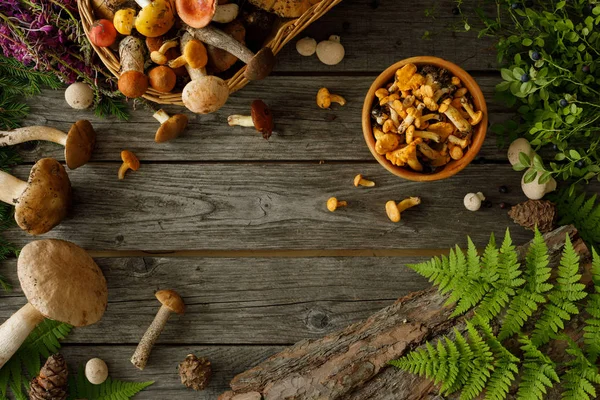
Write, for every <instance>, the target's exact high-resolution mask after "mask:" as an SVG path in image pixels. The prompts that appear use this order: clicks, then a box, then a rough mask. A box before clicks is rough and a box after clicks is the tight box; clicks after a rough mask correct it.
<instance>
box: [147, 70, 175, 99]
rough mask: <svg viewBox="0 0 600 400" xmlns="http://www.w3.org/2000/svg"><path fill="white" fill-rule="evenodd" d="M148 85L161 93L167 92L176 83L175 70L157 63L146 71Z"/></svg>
mask: <svg viewBox="0 0 600 400" xmlns="http://www.w3.org/2000/svg"><path fill="white" fill-rule="evenodd" d="M148 79H149V81H150V86H152V88H153V89H155V90H157V91H159V92H161V93H169V92H170V91H171V90H173V88H174V87H175V84H176V83H177V76H176V75H175V71H173V70H172V69H171V68H169V67H167V66H165V65H159V66H158V67H155V68H152V69H151V70H150V71H149V72H148Z"/></svg>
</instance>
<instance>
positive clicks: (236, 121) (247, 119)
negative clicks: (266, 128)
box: [227, 115, 254, 128]
mask: <svg viewBox="0 0 600 400" xmlns="http://www.w3.org/2000/svg"><path fill="white" fill-rule="evenodd" d="M227 123H228V124H229V126H245V127H248V128H252V127H254V121H253V120H252V116H250V115H230V116H229V117H228V118H227Z"/></svg>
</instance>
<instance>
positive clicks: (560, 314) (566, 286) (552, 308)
mask: <svg viewBox="0 0 600 400" xmlns="http://www.w3.org/2000/svg"><path fill="white" fill-rule="evenodd" d="M580 280H581V274H579V256H578V255H577V253H576V252H575V249H574V248H573V244H572V243H571V239H570V238H569V235H567V237H566V238H565V247H564V250H563V255H562V258H561V261H560V265H559V267H558V277H557V279H556V285H555V286H554V288H553V289H552V290H551V291H550V292H549V293H548V299H549V300H550V302H549V303H548V304H547V305H546V307H545V308H544V311H543V312H542V315H541V316H540V318H539V319H538V321H537V322H536V324H535V328H534V330H533V333H532V335H531V341H532V343H533V344H534V345H535V346H538V347H539V346H541V345H542V344H546V343H548V342H549V341H550V339H551V338H552V337H553V336H554V335H555V334H556V333H557V332H558V331H559V329H564V321H568V320H570V319H571V315H575V314H579V309H578V308H577V304H576V303H575V302H576V301H579V300H582V299H584V298H585V297H586V296H587V293H586V292H585V285H584V284H583V283H579V281H580Z"/></svg>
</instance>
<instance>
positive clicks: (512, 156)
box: [508, 138, 535, 165]
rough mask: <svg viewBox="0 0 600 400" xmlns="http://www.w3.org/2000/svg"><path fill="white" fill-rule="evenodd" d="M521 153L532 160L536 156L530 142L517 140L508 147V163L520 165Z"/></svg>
mask: <svg viewBox="0 0 600 400" xmlns="http://www.w3.org/2000/svg"><path fill="white" fill-rule="evenodd" d="M521 153H525V154H526V155H527V156H529V158H530V159H531V158H533V156H534V155H535V152H534V151H533V149H532V148H531V145H530V144H529V141H528V140H527V139H524V138H519V139H517V140H515V141H514V142H512V143H511V144H510V146H509V147H508V161H509V162H510V164H511V165H516V164H519V154H521Z"/></svg>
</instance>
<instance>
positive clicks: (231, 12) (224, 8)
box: [212, 3, 240, 24]
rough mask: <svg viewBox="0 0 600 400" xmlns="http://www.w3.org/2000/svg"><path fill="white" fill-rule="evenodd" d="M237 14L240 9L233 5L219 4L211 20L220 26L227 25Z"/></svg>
mask: <svg viewBox="0 0 600 400" xmlns="http://www.w3.org/2000/svg"><path fill="white" fill-rule="evenodd" d="M239 12H240V7H239V6H238V5H237V4H235V3H229V4H221V5H219V6H218V7H217V9H216V11H215V15H214V16H213V18H212V20H213V22H218V23H220V24H228V23H230V22H231V21H233V20H234V19H236V18H237V16H238V14H239Z"/></svg>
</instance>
